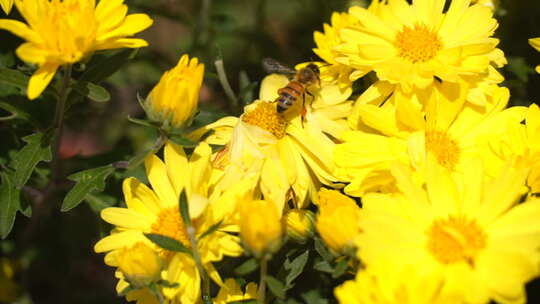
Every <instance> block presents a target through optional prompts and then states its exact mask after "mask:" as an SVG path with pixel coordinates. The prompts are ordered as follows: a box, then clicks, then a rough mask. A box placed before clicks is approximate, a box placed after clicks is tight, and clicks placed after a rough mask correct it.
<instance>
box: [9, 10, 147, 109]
mask: <svg viewBox="0 0 540 304" xmlns="http://www.w3.org/2000/svg"><path fill="white" fill-rule="evenodd" d="M95 2H96V1H95V0H63V1H59V0H16V1H15V6H16V7H17V9H18V10H19V12H20V13H21V15H22V16H23V18H24V19H25V20H26V22H28V24H25V23H22V22H19V21H16V20H9V19H0V29H5V30H8V31H10V32H12V33H13V34H15V35H17V36H19V37H21V38H22V39H24V40H26V41H27V42H26V43H24V44H22V45H21V46H20V47H19V48H18V49H17V51H16V53H17V56H19V58H21V59H22V60H24V61H26V62H29V63H33V64H36V65H38V67H39V68H38V70H37V71H36V72H35V73H34V74H33V75H32V77H31V78H30V82H29V84H28V92H27V94H28V98H29V99H35V98H36V97H38V96H39V95H40V94H41V92H43V90H44V89H45V88H46V87H47V85H48V84H49V82H50V81H51V79H52V78H53V76H54V74H55V73H56V70H57V69H58V68H59V67H60V66H62V65H66V64H73V63H75V62H78V61H80V60H82V59H83V58H85V57H87V56H89V55H90V54H92V53H93V52H95V51H99V50H106V49H116V48H125V47H127V48H139V47H143V46H147V45H148V43H147V42H146V41H144V40H142V39H135V38H126V37H129V36H132V35H134V34H136V33H138V32H140V31H142V30H144V29H146V28H148V27H149V26H150V25H152V19H150V17H148V16H147V15H146V14H130V15H126V14H127V6H126V5H125V4H123V2H124V1H123V0H117V1H108V0H101V1H99V3H98V4H97V6H96V3H95Z"/></svg>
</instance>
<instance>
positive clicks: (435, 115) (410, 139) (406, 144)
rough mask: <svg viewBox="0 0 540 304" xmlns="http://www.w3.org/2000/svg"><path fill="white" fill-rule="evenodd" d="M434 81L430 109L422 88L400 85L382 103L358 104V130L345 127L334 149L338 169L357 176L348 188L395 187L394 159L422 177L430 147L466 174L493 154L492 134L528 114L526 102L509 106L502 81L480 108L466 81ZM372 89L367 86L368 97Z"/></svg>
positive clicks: (354, 120) (358, 192)
mask: <svg viewBox="0 0 540 304" xmlns="http://www.w3.org/2000/svg"><path fill="white" fill-rule="evenodd" d="M434 87H435V88H436V89H435V90H434V91H431V92H430V95H429V97H427V98H426V99H427V100H428V102H427V105H426V108H425V109H423V108H422V105H421V103H420V102H419V101H418V98H419V97H418V96H417V95H416V94H410V95H407V94H401V92H399V91H396V92H394V94H393V96H392V97H391V99H392V100H389V101H387V102H385V103H384V104H383V105H382V106H380V107H379V106H377V105H375V104H370V103H362V104H357V105H356V106H355V109H354V111H353V112H352V114H351V116H350V117H349V119H350V122H351V127H353V128H355V129H357V130H356V131H351V132H347V133H344V135H343V136H342V137H341V139H342V141H343V143H342V144H338V145H336V147H335V149H334V161H335V163H336V168H337V171H336V175H338V176H340V178H341V179H343V180H346V181H350V182H351V183H350V184H349V185H347V187H346V188H345V192H346V193H347V194H349V195H353V196H362V195H363V194H365V193H367V192H372V191H382V192H388V191H390V192H392V191H395V190H396V188H395V186H394V185H395V181H394V178H393V177H392V175H391V174H390V166H391V165H392V164H393V163H394V162H400V163H402V164H404V165H407V166H409V167H411V168H414V169H415V170H416V171H417V172H418V173H419V174H418V176H417V178H418V181H419V182H420V181H421V180H422V176H421V171H422V167H423V164H424V163H425V159H426V154H427V153H428V152H429V153H432V154H434V156H435V158H436V159H437V161H438V162H439V163H440V164H441V165H443V166H445V167H446V168H448V169H451V170H452V171H453V172H455V173H457V174H460V173H461V172H463V171H464V166H465V165H464V164H465V161H466V160H467V159H470V158H473V157H480V158H482V159H483V160H484V161H485V160H486V159H487V156H486V155H485V153H483V147H485V146H486V145H487V140H486V139H487V138H493V137H496V136H500V135H501V134H504V133H505V132H506V130H507V129H508V127H509V125H510V124H511V123H518V122H520V121H521V120H522V119H523V118H524V115H525V111H526V109H525V108H524V107H512V108H509V109H506V110H503V109H504V107H505V106H506V104H507V103H508V98H509V92H508V90H507V89H506V88H498V87H497V89H496V90H495V91H494V92H493V95H492V96H491V97H489V101H488V102H487V105H486V107H484V108H482V109H481V110H480V109H478V108H477V107H475V106H470V105H469V104H467V103H465V97H466V95H467V88H466V87H463V86H458V85H454V84H451V83H445V84H441V85H439V84H437V85H435V86H434ZM371 93H372V92H370V91H367V92H366V93H365V94H366V98H368V99H369V96H370V94H371ZM394 99H396V100H394ZM426 119H427V121H426Z"/></svg>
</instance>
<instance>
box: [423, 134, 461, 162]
mask: <svg viewBox="0 0 540 304" xmlns="http://www.w3.org/2000/svg"><path fill="white" fill-rule="evenodd" d="M426 150H427V151H430V152H432V153H433V154H434V155H435V158H436V159H437V161H438V162H439V164H440V165H441V166H444V167H445V168H448V169H450V170H453V169H454V168H455V166H456V165H457V164H458V162H459V157H460V154H461V149H460V148H459V145H458V143H457V142H456V141H454V140H453V139H452V138H450V137H449V136H448V134H446V133H445V132H440V131H427V132H426Z"/></svg>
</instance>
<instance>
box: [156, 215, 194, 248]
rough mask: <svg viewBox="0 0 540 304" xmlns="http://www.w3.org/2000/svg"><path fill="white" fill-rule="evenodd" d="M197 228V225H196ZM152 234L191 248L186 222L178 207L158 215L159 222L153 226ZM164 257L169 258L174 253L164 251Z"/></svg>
mask: <svg viewBox="0 0 540 304" xmlns="http://www.w3.org/2000/svg"><path fill="white" fill-rule="evenodd" d="M194 226H195V223H194ZM151 229H152V233H153V234H160V235H164V236H167V237H170V238H172V239H175V240H177V241H179V242H180V243H182V245H184V246H186V247H188V248H189V247H191V244H190V242H189V236H188V233H187V230H186V226H185V225H184V221H183V220H182V218H181V217H180V212H179V211H178V207H172V208H167V209H163V210H161V212H160V213H159V214H158V218H157V220H156V221H155V222H154V224H153V225H152V228H151ZM161 254H162V257H164V258H169V257H171V256H172V254H173V252H170V251H167V250H163V251H162V252H161Z"/></svg>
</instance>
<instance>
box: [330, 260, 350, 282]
mask: <svg viewBox="0 0 540 304" xmlns="http://www.w3.org/2000/svg"><path fill="white" fill-rule="evenodd" d="M348 266H349V261H348V260H347V259H345V258H344V259H342V260H341V261H339V262H338V263H337V265H336V266H335V267H334V271H333V273H332V278H334V279H336V278H339V277H340V276H342V275H343V274H344V273H345V271H347V267H348Z"/></svg>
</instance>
